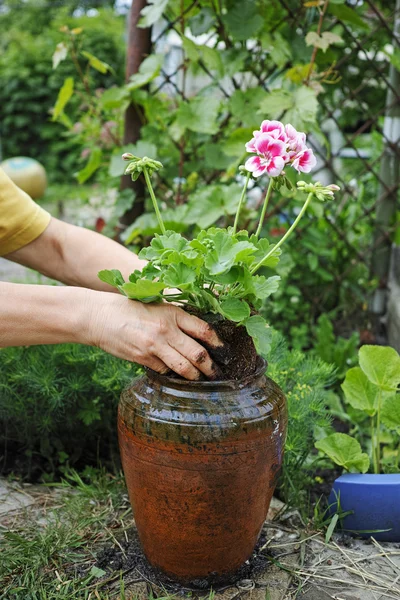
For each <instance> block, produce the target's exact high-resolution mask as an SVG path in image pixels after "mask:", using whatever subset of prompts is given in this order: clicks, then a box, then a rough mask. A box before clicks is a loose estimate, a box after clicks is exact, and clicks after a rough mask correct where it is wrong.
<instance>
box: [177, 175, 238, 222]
mask: <svg viewBox="0 0 400 600" xmlns="http://www.w3.org/2000/svg"><path fill="white" fill-rule="evenodd" d="M240 191H241V190H240V186H238V185H237V184H235V183H234V184H231V185H209V186H206V187H203V188H200V189H199V190H198V191H197V192H194V193H193V194H191V196H190V200H189V203H188V210H187V213H186V215H185V223H188V224H190V225H192V224H196V225H198V226H199V227H201V229H207V228H208V227H210V226H211V225H212V224H213V223H215V222H216V221H217V220H218V219H219V218H220V217H222V216H223V215H231V214H234V213H235V212H236V209H237V204H238V201H239V200H238V199H239V198H240Z"/></svg>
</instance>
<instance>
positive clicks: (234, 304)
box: [220, 298, 250, 323]
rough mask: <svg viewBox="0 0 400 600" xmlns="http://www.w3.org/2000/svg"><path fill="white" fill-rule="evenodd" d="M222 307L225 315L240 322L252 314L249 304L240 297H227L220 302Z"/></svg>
mask: <svg viewBox="0 0 400 600" xmlns="http://www.w3.org/2000/svg"><path fill="white" fill-rule="evenodd" d="M220 307H221V311H222V313H223V315H224V317H226V318H227V319H229V320H230V321H235V323H240V322H241V321H244V320H245V319H247V318H248V317H249V316H250V307H249V305H248V304H247V302H244V301H243V300H239V299H238V298H227V299H226V300H224V301H223V302H221V303H220Z"/></svg>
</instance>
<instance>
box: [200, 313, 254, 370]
mask: <svg viewBox="0 0 400 600" xmlns="http://www.w3.org/2000/svg"><path fill="white" fill-rule="evenodd" d="M199 317H201V318H202V319H203V320H204V321H207V323H208V324H209V325H210V326H211V327H212V328H213V329H214V331H215V332H216V334H217V335H218V337H219V339H220V340H221V342H223V346H220V347H219V348H212V347H211V346H208V345H207V344H205V343H204V342H202V341H200V340H199V343H201V344H202V345H203V346H204V347H205V348H206V349H207V351H208V353H209V355H210V356H211V358H212V359H213V361H214V362H215V364H216V365H217V371H218V379H219V380H222V381H225V380H234V381H239V380H240V379H244V378H246V377H249V376H250V375H253V373H255V371H256V369H257V365H258V354H257V351H256V349H255V346H254V342H253V339H252V338H251V337H250V336H249V334H248V333H247V331H246V328H245V327H243V325H240V326H238V325H237V324H236V323H233V321H226V320H225V319H223V317H221V315H215V314H212V313H207V314H202V315H199Z"/></svg>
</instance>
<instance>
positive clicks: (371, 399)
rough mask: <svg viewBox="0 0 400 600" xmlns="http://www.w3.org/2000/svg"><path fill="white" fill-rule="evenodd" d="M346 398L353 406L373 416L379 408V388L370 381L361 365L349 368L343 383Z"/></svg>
mask: <svg viewBox="0 0 400 600" xmlns="http://www.w3.org/2000/svg"><path fill="white" fill-rule="evenodd" d="M341 387H342V390H343V392H344V395H345V398H346V400H347V402H348V403H349V404H351V406H352V407H353V408H357V409H359V410H364V411H365V412H366V413H367V414H368V415H370V416H373V415H374V414H375V413H376V409H377V408H378V397H379V388H378V387H377V386H376V385H374V384H373V383H371V382H370V380H369V379H368V377H367V376H366V375H365V373H364V372H363V371H362V370H361V369H360V367H354V368H353V369H349V370H348V371H347V373H346V379H345V380H344V382H343V383H342V386H341Z"/></svg>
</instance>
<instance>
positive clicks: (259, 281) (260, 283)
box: [252, 275, 281, 300]
mask: <svg viewBox="0 0 400 600" xmlns="http://www.w3.org/2000/svg"><path fill="white" fill-rule="evenodd" d="M280 280H281V278H280V277H279V275H273V276H272V277H268V279H267V278H266V277H264V275H254V276H253V278H252V284H253V289H254V295H255V296H256V297H257V298H260V299H261V300H264V299H265V298H268V297H269V296H270V295H271V294H274V293H275V292H276V291H277V289H278V288H279V282H280Z"/></svg>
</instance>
